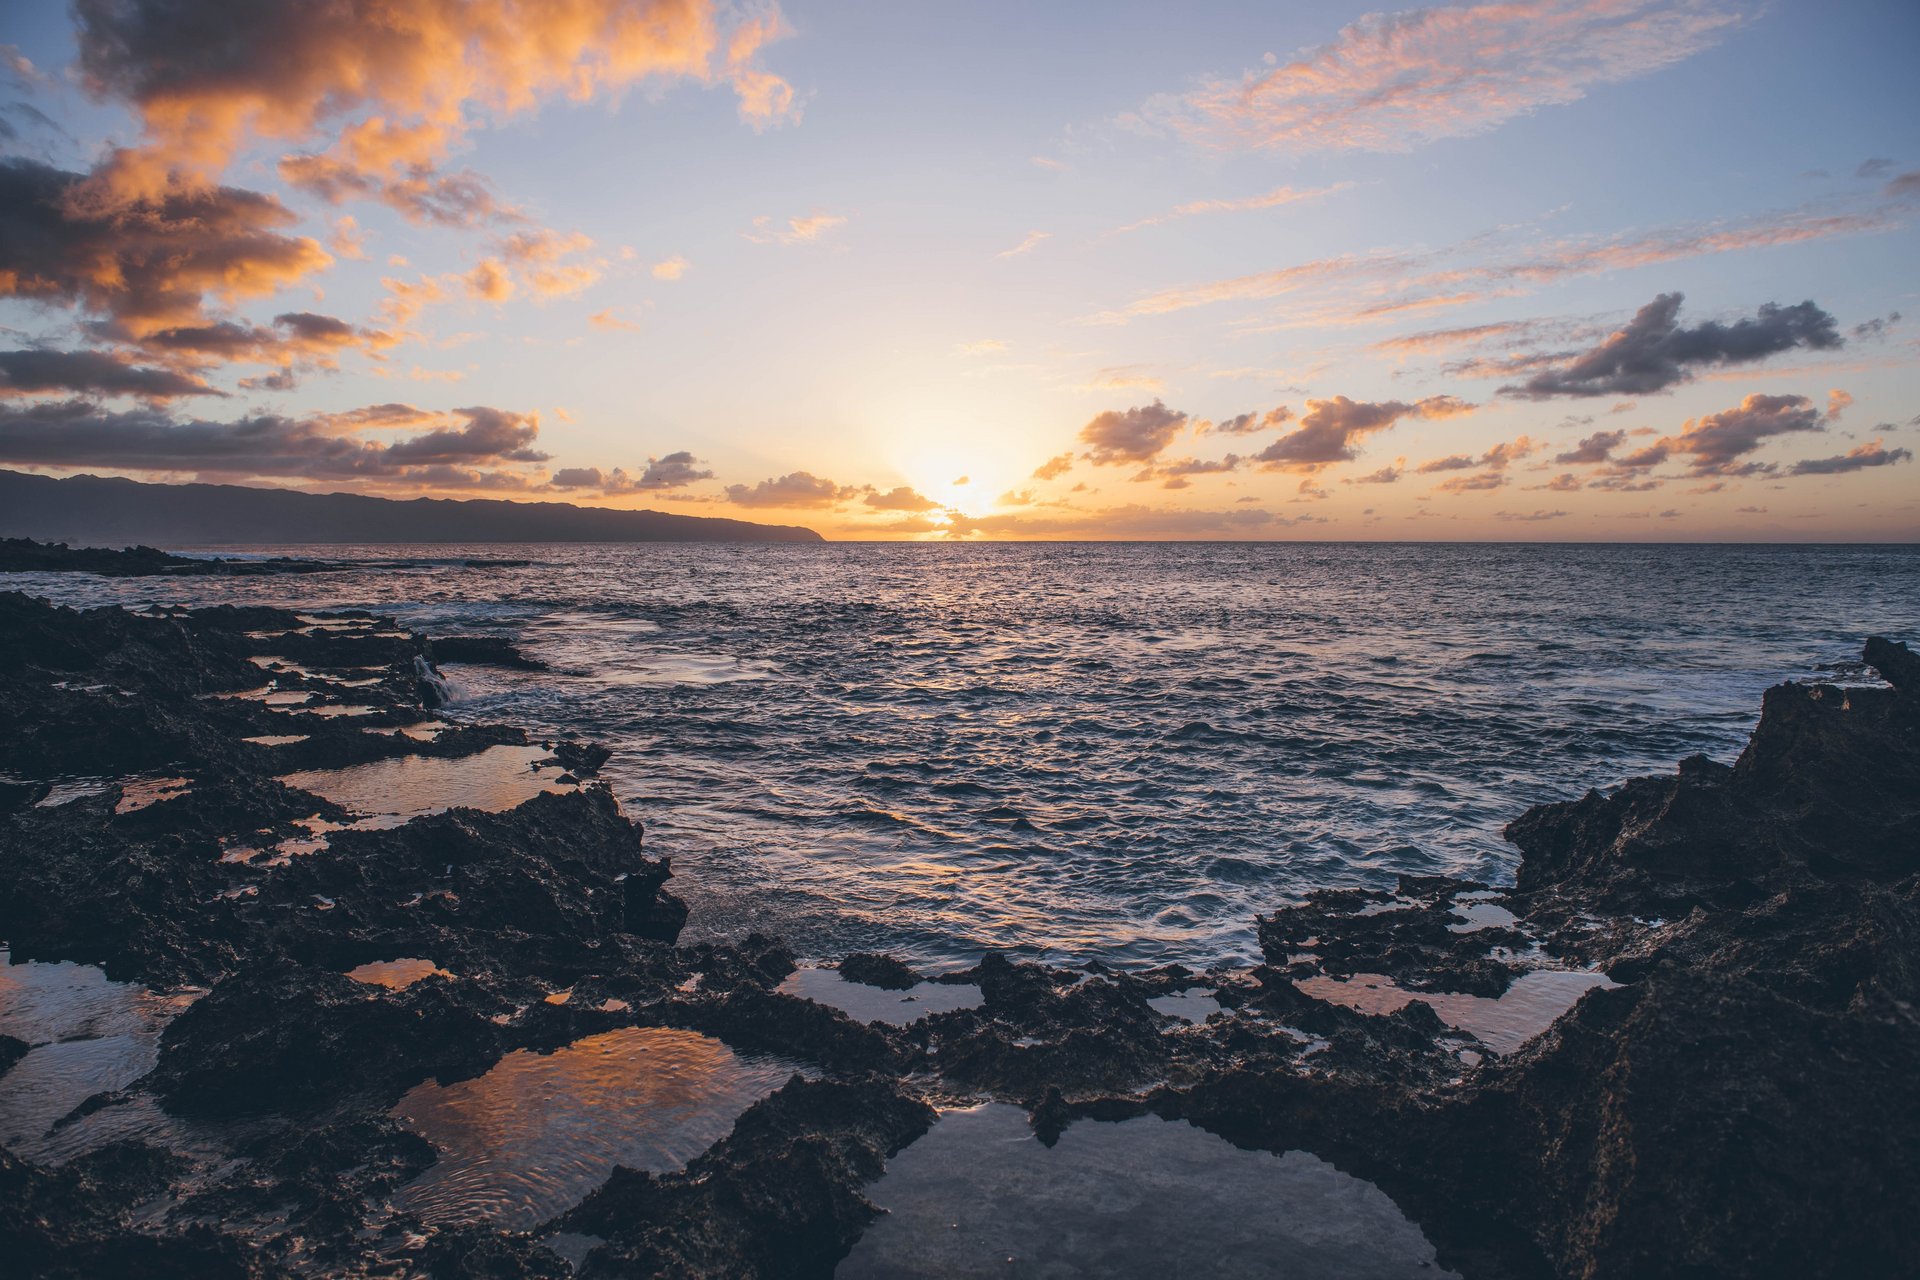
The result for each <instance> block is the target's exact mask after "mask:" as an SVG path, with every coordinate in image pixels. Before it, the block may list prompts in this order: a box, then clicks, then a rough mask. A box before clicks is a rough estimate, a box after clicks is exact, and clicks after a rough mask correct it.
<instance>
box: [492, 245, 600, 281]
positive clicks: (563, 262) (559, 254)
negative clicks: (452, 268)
mask: <svg viewBox="0 0 1920 1280" xmlns="http://www.w3.org/2000/svg"><path fill="white" fill-rule="evenodd" d="M591 248H593V241H592V240H590V239H588V238H587V237H586V236H584V235H582V234H580V233H579V232H577V231H576V232H573V233H571V234H565V235H563V234H561V233H560V232H558V231H549V230H546V229H544V228H542V229H536V230H531V231H516V232H514V233H513V234H512V235H510V236H507V237H505V238H504V239H502V240H500V241H498V242H497V244H496V245H495V250H496V251H497V252H498V253H499V255H500V257H501V259H502V260H503V261H505V262H506V263H507V264H508V265H509V266H511V267H512V268H513V270H514V273H515V275H516V277H517V278H518V280H519V281H520V283H521V285H522V286H523V287H525V288H526V289H527V290H528V291H529V292H531V293H533V294H534V295H536V296H538V297H542V298H564V297H570V296H571V295H573V294H576V293H579V292H580V291H581V290H582V289H585V288H586V287H587V286H589V285H591V284H593V283H594V282H596V281H597V280H599V279H600V272H601V266H600V264H599V263H597V262H580V261H576V260H574V259H576V258H577V256H578V255H580V254H583V253H585V252H587V251H588V250H589V249H591Z"/></svg>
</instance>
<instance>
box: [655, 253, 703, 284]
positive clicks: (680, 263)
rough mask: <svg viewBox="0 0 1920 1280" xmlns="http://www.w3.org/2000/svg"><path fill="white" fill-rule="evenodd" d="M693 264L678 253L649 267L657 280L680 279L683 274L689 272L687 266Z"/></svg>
mask: <svg viewBox="0 0 1920 1280" xmlns="http://www.w3.org/2000/svg"><path fill="white" fill-rule="evenodd" d="M692 265H693V264H692V263H690V262H688V261H687V260H686V259H685V258H683V257H681V256H680V255H679V254H677V253H676V254H674V255H673V256H672V257H671V258H662V259H661V260H660V261H658V262H656V263H654V264H653V265H652V266H651V267H649V268H648V270H649V271H651V272H652V273H653V278H654V279H655V280H678V279H679V278H680V277H681V276H684V275H685V274H687V268H688V267H690V266H692Z"/></svg>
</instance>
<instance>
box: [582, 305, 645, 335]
mask: <svg viewBox="0 0 1920 1280" xmlns="http://www.w3.org/2000/svg"><path fill="white" fill-rule="evenodd" d="M587 323H588V324H590V325H592V326H593V327H594V328H596V329H609V330H616V331H623V332H628V333H633V332H638V331H639V329H640V327H641V326H639V325H637V324H635V323H634V322H633V321H631V320H624V319H622V318H621V317H619V316H617V315H615V314H614V313H613V308H611V307H609V308H607V309H606V310H605V311H596V312H594V313H593V314H592V315H590V316H588V317H587Z"/></svg>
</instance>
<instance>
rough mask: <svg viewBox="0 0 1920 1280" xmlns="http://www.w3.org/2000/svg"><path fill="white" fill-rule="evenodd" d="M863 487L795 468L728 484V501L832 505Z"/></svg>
mask: <svg viewBox="0 0 1920 1280" xmlns="http://www.w3.org/2000/svg"><path fill="white" fill-rule="evenodd" d="M858 492H859V491H858V490H856V489H853V488H851V487H847V486H842V485H837V484H835V483H834V482H833V481H831V480H827V479H823V478H822V477H820V476H816V475H814V474H812V473H811V472H807V471H795V472H793V473H792V474H790V475H784V476H780V477H778V478H777V479H773V480H762V481H761V482H760V483H759V484H756V485H752V486H748V485H744V484H730V485H728V486H727V501H728V502H732V503H736V504H738V505H740V506H743V507H830V506H832V505H833V504H834V503H836V502H841V501H844V500H846V499H848V498H851V497H853V496H854V495H855V494H856V493H858Z"/></svg>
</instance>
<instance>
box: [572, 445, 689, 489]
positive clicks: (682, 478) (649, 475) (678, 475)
mask: <svg viewBox="0 0 1920 1280" xmlns="http://www.w3.org/2000/svg"><path fill="white" fill-rule="evenodd" d="M701 465H702V464H701V462H700V460H699V459H698V458H696V457H694V456H693V455H692V454H691V453H688V452H687V451H686V450H684V449H683V450H681V451H680V452H678V453H669V454H667V455H665V456H664V457H660V458H649V459H647V466H646V469H645V470H644V471H642V472H641V473H640V474H639V475H637V476H635V475H629V474H628V473H627V472H626V471H624V470H622V469H621V468H619V467H615V468H613V470H611V471H604V472H603V471H601V470H600V468H598V467H562V468H560V469H559V470H557V471H555V472H554V473H553V474H552V475H551V476H549V477H547V483H548V484H549V485H551V486H552V487H554V488H556V489H598V490H599V491H601V492H602V493H610V494H611V493H648V492H653V491H656V490H661V489H682V488H685V487H686V486H688V485H690V484H694V483H697V482H698V481H701V480H711V479H713V472H711V471H705V470H702V469H701Z"/></svg>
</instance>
